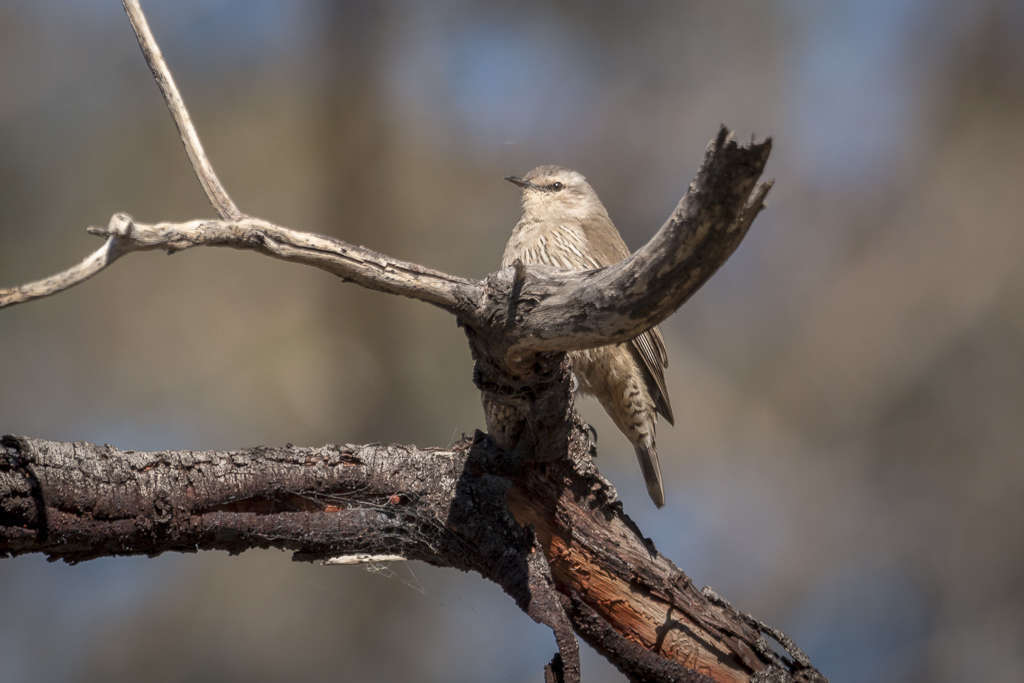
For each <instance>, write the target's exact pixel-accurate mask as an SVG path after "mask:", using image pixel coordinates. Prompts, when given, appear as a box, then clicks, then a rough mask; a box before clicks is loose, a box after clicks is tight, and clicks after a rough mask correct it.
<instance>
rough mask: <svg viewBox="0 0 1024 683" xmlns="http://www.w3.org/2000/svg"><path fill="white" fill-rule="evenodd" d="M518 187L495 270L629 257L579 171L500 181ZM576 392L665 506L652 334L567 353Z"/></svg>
mask: <svg viewBox="0 0 1024 683" xmlns="http://www.w3.org/2000/svg"><path fill="white" fill-rule="evenodd" d="M505 180H508V181H509V182H512V183H515V184H516V185H518V186H519V187H521V188H523V196H522V200H523V215H522V217H521V218H520V219H519V222H518V223H516V227H515V228H513V229H512V235H511V236H510V237H509V238H508V243H507V244H506V245H505V253H504V255H503V256H502V257H501V267H502V268H507V267H508V266H511V265H512V264H513V263H514V262H515V260H516V259H520V260H521V261H522V262H523V263H524V264H526V265H530V264H546V265H549V266H555V267H556V268H563V269H565V270H591V269H594V268H603V267H604V266H610V265H613V264H615V263H618V262H619V261H621V260H623V259H624V258H626V257H627V256H629V249H628V248H627V247H626V243H625V242H623V241H622V237H621V236H620V235H619V231H618V230H616V229H615V224H614V223H612V219H611V218H609V217H608V211H607V210H606V209H605V208H604V205H603V204H602V203H601V200H600V199H598V197H597V193H596V192H594V188H592V187H591V186H590V183H588V182H587V179H586V178H584V177H583V176H582V175H581V174H580V173H577V172H576V171H573V170H570V169H568V168H562V167H560V166H538V167H537V168H535V169H533V170H532V171H530V172H529V173H527V174H526V175H525V176H523V177H522V178H519V177H516V176H509V177H507V178H505ZM569 360H570V362H571V363H572V369H573V373H574V374H575V375H576V379H577V381H578V383H579V387H580V390H581V391H583V392H584V393H588V394H593V395H594V396H595V397H597V400H598V401H600V402H601V405H602V406H603V407H604V409H605V411H606V412H607V413H608V415H609V416H610V417H611V418H612V420H613V421H614V422H615V425H616V426H617V427H618V428H619V430H620V431H621V432H622V433H623V434H625V435H626V438H628V439H629V441H630V443H632V444H633V447H634V449H635V450H636V457H637V460H639V461H640V469H641V470H642V471H643V474H644V480H645V481H646V482H647V492H648V493H649V494H650V496H651V500H653V501H654V504H655V505H657V506H658V507H661V506H662V505H664V504H665V492H664V489H663V487H662V483H661V466H660V465H659V464H658V451H657V450H656V448H655V443H654V432H655V427H656V425H657V421H658V413H661V415H663V416H664V417H665V419H666V420H668V422H669V424H672V423H673V417H672V406H671V404H670V403H669V400H668V391H667V390H666V388H665V370H664V369H665V368H666V367H668V355H667V354H666V352H665V342H664V341H663V340H662V337H661V332H659V331H658V328H656V327H655V328H652V329H650V330H648V331H647V332H644V333H642V334H640V335H639V336H638V337H635V338H633V339H631V340H630V341H628V342H625V343H621V344H610V345H608V346H601V347H598V348H595V349H587V350H585V351H572V352H570V353H569Z"/></svg>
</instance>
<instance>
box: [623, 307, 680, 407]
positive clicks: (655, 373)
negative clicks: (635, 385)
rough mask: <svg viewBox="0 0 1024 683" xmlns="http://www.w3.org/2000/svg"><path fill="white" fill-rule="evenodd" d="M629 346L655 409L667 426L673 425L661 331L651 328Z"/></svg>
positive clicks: (666, 362)
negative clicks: (638, 365) (641, 371)
mask: <svg viewBox="0 0 1024 683" xmlns="http://www.w3.org/2000/svg"><path fill="white" fill-rule="evenodd" d="M629 346H630V348H631V349H632V351H633V355H634V356H636V358H637V360H638V361H639V363H640V367H641V368H642V369H643V371H644V378H645V379H646V380H647V389H648V391H650V392H651V398H653V399H654V405H655V407H656V408H657V409H658V412H659V413H661V414H662V416H663V417H664V418H665V419H666V420H668V423H669V424H675V417H674V416H673V415H672V404H671V402H670V401H669V399H668V388H667V387H666V386H665V368H667V367H668V353H667V352H666V351H665V341H664V340H663V339H662V337H661V331H660V330H659V329H658V328H657V327H652V328H651V329H649V330H647V331H646V332H643V333H641V334H640V335H638V336H636V337H634V338H633V339H631V340H630V341H629Z"/></svg>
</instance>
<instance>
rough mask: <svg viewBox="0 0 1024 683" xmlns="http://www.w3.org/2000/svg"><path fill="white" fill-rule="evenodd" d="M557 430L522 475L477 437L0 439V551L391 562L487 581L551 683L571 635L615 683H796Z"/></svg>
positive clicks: (804, 676) (809, 673)
mask: <svg viewBox="0 0 1024 683" xmlns="http://www.w3.org/2000/svg"><path fill="white" fill-rule="evenodd" d="M572 431H573V433H574V437H573V439H571V440H570V443H571V444H572V446H571V447H570V449H569V451H570V452H569V453H568V456H569V457H568V458H566V459H563V460H558V461H554V462H549V463H546V464H533V465H530V464H528V463H527V462H526V461H524V460H523V459H522V458H519V457H516V456H511V455H509V454H508V453H506V452H505V451H503V450H501V449H500V448H498V447H497V445H496V444H495V443H494V442H493V441H492V440H491V439H489V438H488V437H487V436H485V435H483V434H480V433H478V434H477V435H476V437H475V438H473V439H464V440H463V441H461V442H460V443H458V444H456V445H455V446H454V447H452V448H451V449H420V448H416V447H413V446H382V445H368V446H354V445H349V444H345V445H327V446H321V447H315V448H310V447H295V446H290V445H289V446H284V447H280V448H268V447H258V448H254V449H248V450H240V451H202V452H195V451H180V452H176V451H159V452H151V453H139V452H131V451H119V450H117V449H115V448H113V447H111V446H100V445H95V444H89V443H63V442H54V441H45V440H42V439H32V438H26V437H15V436H5V437H3V440H2V442H0V554H3V555H19V554H23V553H32V552H42V553H46V554H47V556H48V557H50V558H51V559H64V560H67V561H69V562H78V561H82V560H87V559H90V558H94V557H99V556H106V555H129V554H145V555H155V554H158V553H161V552H166V551H169V550H173V551H180V552H196V551H198V550H208V549H219V550H227V551H228V552H231V553H238V552H242V551H243V550H247V549H249V548H254V547H261V548H263V547H275V548H282V549H286V550H291V551H293V552H295V556H296V559H301V560H326V559H328V558H332V557H336V556H339V555H351V554H356V553H366V554H370V555H400V556H403V557H406V558H410V559H419V560H423V561H426V562H430V563H431V564H435V565H439V566H447V567H456V568H458V569H462V570H464V571H470V570H472V571H476V572H479V573H480V574H481V575H482V576H484V577H485V578H487V579H490V580H492V581H494V582H496V583H498V584H499V585H500V586H501V587H502V588H503V589H504V590H505V591H506V592H507V593H509V595H510V596H511V597H512V598H513V599H515V600H516V602H517V604H519V606H520V607H521V608H522V609H524V610H525V611H526V612H527V613H528V614H530V616H531V617H533V618H534V619H535V620H537V621H539V622H541V623H544V624H547V625H549V626H551V627H552V628H553V630H554V631H555V634H556V640H557V641H558V645H559V648H560V652H561V654H562V657H561V658H560V659H558V660H556V661H555V662H553V663H552V665H550V666H549V675H552V676H564V678H556V680H578V675H579V670H578V656H577V652H576V649H575V648H576V646H575V640H574V638H573V636H572V631H573V630H575V631H576V632H577V633H579V634H580V635H581V636H583V637H584V638H585V639H586V640H587V642H589V643H590V644H591V645H593V646H594V647H595V648H596V649H598V650H599V651H600V652H602V653H603V654H605V655H606V656H607V657H608V658H609V659H610V660H611V661H612V662H613V663H614V664H615V665H616V666H618V667H619V668H620V669H621V670H622V671H623V672H624V673H625V674H626V675H628V676H629V677H630V678H631V679H633V680H679V681H684V680H709V679H711V680H718V681H745V680H750V679H751V677H752V676H754V675H757V676H759V677H761V678H763V677H764V676H766V675H769V674H771V675H781V676H783V678H780V679H779V680H813V679H814V677H815V676H816V675H817V674H816V672H815V671H814V670H813V669H812V668H810V666H809V663H808V662H807V661H806V658H804V657H803V655H802V653H799V651H798V650H795V648H794V651H793V652H792V653H791V654H790V656H789V657H786V656H782V655H779V654H776V653H775V652H774V651H773V650H772V649H771V648H769V647H768V646H767V645H766V641H765V636H766V635H767V636H771V637H773V638H780V637H782V638H784V637H783V636H781V634H778V633H775V632H769V631H768V629H767V628H766V627H764V628H761V627H758V626H757V625H756V622H754V621H753V620H752V619H750V618H749V617H744V616H743V615H740V614H739V613H737V612H736V611H735V610H732V608H731V607H729V606H728V604H727V603H725V602H724V601H722V600H721V599H720V598H717V596H714V598H715V599H709V597H707V596H706V595H705V594H704V593H702V592H701V591H698V590H697V589H696V588H695V587H694V586H693V584H692V583H691V582H690V581H689V579H688V578H687V577H686V575H685V574H684V573H683V572H682V571H681V570H680V569H679V568H677V567H675V565H673V564H672V563H671V562H670V561H669V560H667V559H666V558H664V557H662V556H661V555H660V554H659V553H658V552H657V550H656V549H655V547H654V545H653V543H652V542H651V541H650V540H649V539H646V538H644V537H643V535H642V534H641V533H640V531H639V530H638V529H637V528H636V526H635V525H634V524H633V522H632V521H631V520H630V519H629V517H628V516H626V514H625V513H624V512H623V511H622V506H621V504H620V503H619V502H618V501H617V499H616V494H615V491H614V489H613V488H612V487H611V486H610V485H609V484H608V482H607V481H605V480H604V479H603V478H602V477H601V476H600V475H599V474H598V472H597V471H596V469H595V468H594V467H593V464H592V462H591V459H590V455H589V449H590V447H591V444H590V442H589V440H588V438H587V432H586V431H585V429H584V425H582V424H580V423H578V422H574V423H573V427H572ZM510 511H511V514H510ZM513 517H514V518H513ZM711 595H712V596H713V594H711ZM570 665H571V667H570ZM773 680H774V679H773Z"/></svg>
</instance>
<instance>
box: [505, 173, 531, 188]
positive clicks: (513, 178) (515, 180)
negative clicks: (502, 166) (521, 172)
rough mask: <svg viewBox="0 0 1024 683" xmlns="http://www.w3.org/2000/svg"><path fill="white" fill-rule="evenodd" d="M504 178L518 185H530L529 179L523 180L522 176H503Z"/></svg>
mask: <svg viewBox="0 0 1024 683" xmlns="http://www.w3.org/2000/svg"><path fill="white" fill-rule="evenodd" d="M505 180H507V181H509V182H510V183H512V184H513V185H518V186H519V187H530V186H531V184H530V181H528V180H524V179H523V178H520V177H519V176H517V175H509V176H505Z"/></svg>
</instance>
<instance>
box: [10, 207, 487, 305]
mask: <svg viewBox="0 0 1024 683" xmlns="http://www.w3.org/2000/svg"><path fill="white" fill-rule="evenodd" d="M87 230H88V231H89V233H90V234H93V235H98V236H101V237H106V238H107V241H106V242H105V243H104V245H103V246H102V247H101V248H100V249H98V250H97V251H96V252H95V253H93V254H92V255H91V256H89V257H88V258H86V259H85V260H84V261H82V262H81V263H79V264H78V265H76V266H73V267H71V268H69V269H68V270H65V271H62V272H60V273H57V274H56V275H52V276H50V277H48V278H44V279H42V280H38V281H36V282H32V283H29V284H26V285H21V286H18V287H12V288H10V289H0V308H3V307H4V306H12V305H14V304H20V303H23V302H26V301H31V300H32V299H38V298H40V297H44V296H48V295H50V294H56V293H57V292H60V291H62V290H65V289H67V288H69V287H72V286H74V285H77V284H78V283H80V282H83V281H84V280H86V279H88V278H89V277H92V276H93V275H95V274H96V273H98V272H99V271H100V270H102V269H103V268H105V267H106V266H108V265H110V264H111V263H113V262H114V261H115V260H116V259H117V258H119V257H121V256H123V255H124V254H127V253H130V252H133V251H152V250H164V251H167V252H168V253H174V252H177V251H182V250H183V249H188V248H190V247H198V246H206V247H232V248H235V249H252V250H255V251H259V252H261V253H263V254H266V255H268V256H273V257H274V258H278V259H281V260H283V261H293V262H296V263H303V264H306V265H310V266H315V267H316V268H320V269H321V270H326V271H327V272H329V273H333V274H334V275H337V276H339V277H341V278H342V279H344V280H351V281H352V282H356V283H358V284H361V285H363V286H364V287H368V288H370V289H376V290H380V291H382V292H387V293H389V294H399V295H401V296H407V297H410V298H412V299H418V300H420V301H426V302H427V303H431V304H434V305H435V306H438V307H440V308H442V309H444V310H446V311H449V312H451V313H453V314H455V315H457V316H459V317H460V318H461V319H463V320H473V319H474V318H473V316H474V312H475V310H476V308H475V302H476V301H477V299H478V298H479V296H480V292H481V285H480V284H479V283H478V282H475V281H473V280H467V279H465V278H460V277H456V276H454V275H448V274H447V273H443V272H441V271H439V270H433V269H431V268H426V267H424V266H420V265H418V264H415V263H409V262H408V261H402V260H399V259H394V258H391V257H390V256H385V255H384V254H379V253H377V252H375V251H372V250H370V249H366V248H364V247H357V246H354V245H351V244H348V243H347V242H343V241H341V240H337V239H333V238H330V237H325V236H323V235H316V234H314V233H309V232H300V231H298V230H291V229H289V228H284V227H281V226H279V225H274V224H273V223H270V222H268V221H264V220H260V219H258V218H243V219H241V220H238V221H218V220H194V221H187V222H185V223H154V224H146V223H136V222H135V221H133V220H132V218H131V216H129V215H127V214H124V213H117V214H114V215H113V216H112V217H111V219H110V223H109V224H108V225H107V226H106V227H102V228H100V227H90V228H87Z"/></svg>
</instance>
